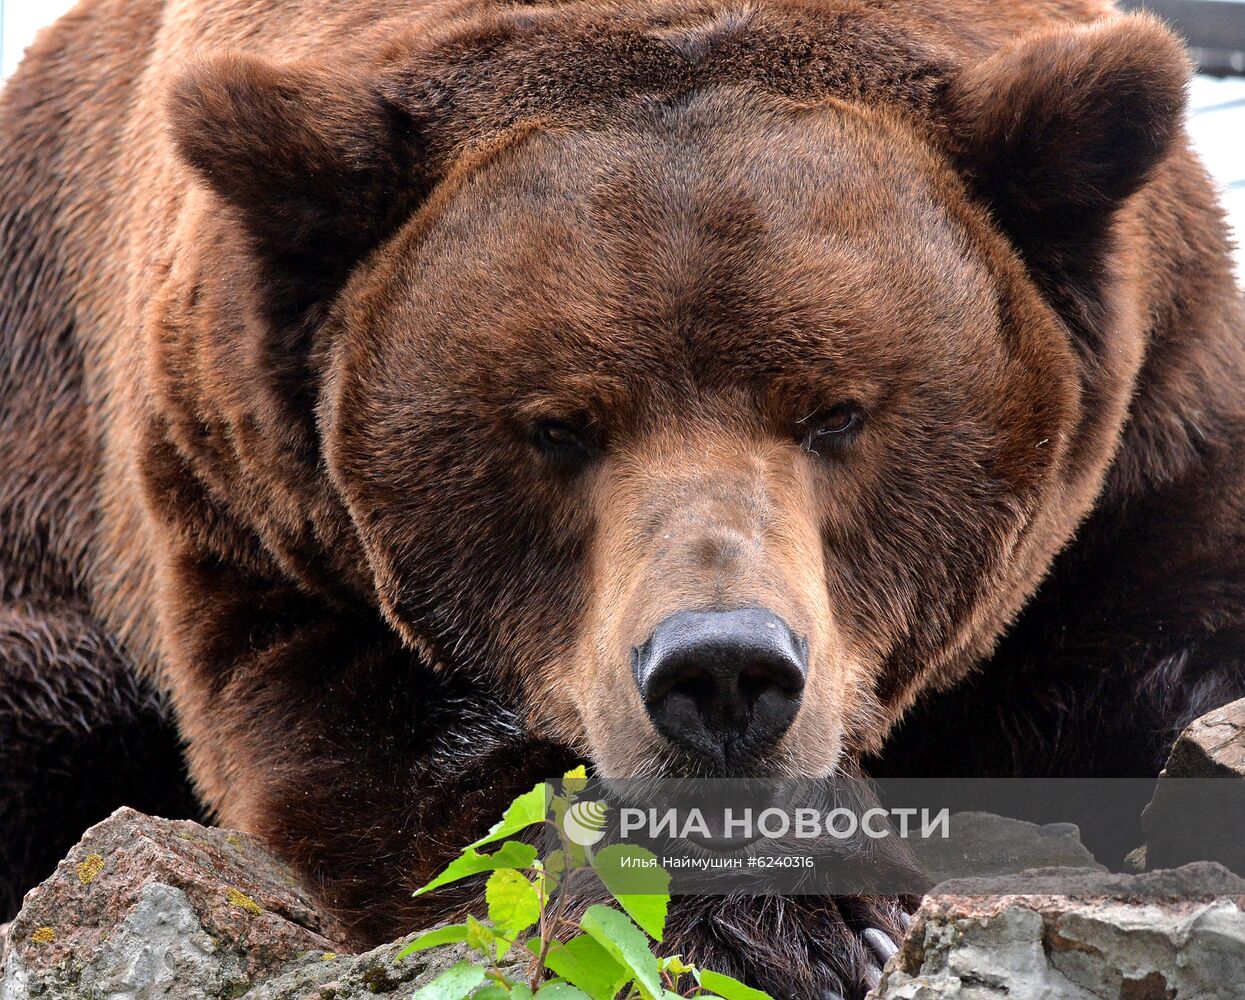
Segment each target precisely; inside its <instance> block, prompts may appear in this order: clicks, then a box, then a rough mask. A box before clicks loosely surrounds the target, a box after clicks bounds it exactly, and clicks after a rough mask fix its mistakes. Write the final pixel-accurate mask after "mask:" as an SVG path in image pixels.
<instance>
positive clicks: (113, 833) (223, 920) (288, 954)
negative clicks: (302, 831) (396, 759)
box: [0, 809, 528, 1000]
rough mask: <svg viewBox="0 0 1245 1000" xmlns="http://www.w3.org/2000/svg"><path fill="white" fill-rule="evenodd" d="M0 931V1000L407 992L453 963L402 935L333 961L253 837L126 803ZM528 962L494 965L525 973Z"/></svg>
mask: <svg viewBox="0 0 1245 1000" xmlns="http://www.w3.org/2000/svg"><path fill="white" fill-rule="evenodd" d="M5 930H6V931H7V943H6V944H4V945H3V950H2V951H0V1000H242V998H245V1000H374V998H375V997H377V996H383V995H387V994H394V995H395V996H396V995H398V994H400V995H401V996H403V997H409V996H410V995H411V994H412V993H413V992H414V991H415V990H417V989H418V988H419V987H421V986H423V985H426V984H427V983H429V982H431V981H432V980H433V979H435V978H436V977H437V976H438V975H440V973H441V972H443V971H444V970H445V969H447V968H449V966H451V965H453V964H454V963H455V962H457V961H459V960H461V959H462V958H463V957H464V956H465V948H464V947H463V946H461V945H457V946H447V947H441V948H436V949H430V950H429V951H425V952H419V953H417V954H415V955H412V956H409V957H407V958H405V959H403V960H402V961H401V962H397V961H395V958H396V956H397V953H398V952H399V951H400V950H401V949H402V947H403V946H404V945H405V944H406V942H407V941H409V940H411V939H410V938H407V939H405V940H403V941H396V942H394V943H392V944H388V945H385V946H384V947H381V948H377V949H375V950H374V951H369V952H366V953H364V954H358V955H356V954H346V953H344V952H343V951H342V950H341V949H339V948H338V947H337V946H335V944H334V939H335V938H337V937H339V934H338V933H337V932H336V931H335V928H334V927H333V926H332V924H331V923H330V922H329V921H328V920H327V918H325V917H323V916H322V915H321V914H319V913H318V912H317V911H316V909H315V907H314V906H313V905H312V903H311V900H310V898H309V897H308V896H307V895H306V893H305V892H304V891H303V889H302V888H301V887H300V886H299V884H298V881H297V879H295V877H294V875H293V873H292V872H291V871H290V870H289V869H288V868H287V867H286V866H285V865H284V864H282V863H281V862H280V861H278V860H277V859H276V858H274V857H272V855H270V854H268V853H267V852H266V851H265V850H264V849H263V848H262V847H261V846H260V845H259V844H257V843H256V842H255V841H254V840H252V839H251V838H249V837H247V836H245V835H243V834H237V833H232V832H230V831H228V830H217V829H208V828H205V827H202V826H199V825H198V824H195V823H187V822H170V821H167V820H160V819H153V818H152V817H150V816H143V815H141V814H140V813H136V812H134V811H133V810H129V809H122V810H119V811H118V812H117V813H115V814H114V815H113V816H112V817H110V818H109V819H108V820H106V821H105V822H103V823H101V824H99V825H97V826H95V827H93V828H91V829H90V830H88V831H87V833H86V835H85V836H84V837H83V839H82V841H81V842H80V843H79V844H78V846H77V847H75V848H74V849H73V851H71V852H70V854H69V856H68V857H67V858H66V859H65V861H63V862H62V863H61V864H60V866H59V867H58V868H57V871H56V873H55V874H54V875H53V876H52V877H51V878H49V879H48V880H47V881H46V882H44V883H43V885H41V886H39V887H38V888H36V889H34V890H33V891H32V892H30V893H29V894H28V895H27V897H26V900H25V903H24V905H23V907H22V911H21V913H19V914H18V917H17V919H16V920H15V921H14V922H13V923H12V924H11V925H8V926H7V927H6V928H5ZM0 940H3V937H0ZM527 965H528V963H527V961H526V960H522V961H512V962H511V963H510V964H509V965H508V966H506V967H505V969H506V971H507V974H509V975H511V976H512V977H515V978H526V975H527Z"/></svg>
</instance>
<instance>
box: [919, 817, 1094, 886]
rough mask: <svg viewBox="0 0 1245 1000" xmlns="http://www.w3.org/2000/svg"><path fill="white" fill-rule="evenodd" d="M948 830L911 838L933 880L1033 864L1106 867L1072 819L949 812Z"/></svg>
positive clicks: (1014, 869) (995, 872) (1007, 871)
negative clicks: (1040, 820)
mask: <svg viewBox="0 0 1245 1000" xmlns="http://www.w3.org/2000/svg"><path fill="white" fill-rule="evenodd" d="M949 829H950V835H949V836H948V837H947V838H945V839H943V838H941V837H929V838H913V839H911V840H909V841H908V845H909V846H910V847H911V848H912V852H913V853H914V854H915V855H916V857H917V859H918V860H919V861H920V862H921V864H922V865H924V866H925V869H926V870H927V871H928V872H929V873H930V876H931V880H932V881H934V882H943V881H946V880H947V879H952V878H969V877H972V876H994V875H1010V874H1014V873H1016V872H1023V871H1028V870H1030V869H1033V868H1055V867H1065V868H1094V869H1097V870H1099V871H1105V869H1104V868H1103V867H1102V866H1101V865H1099V864H1098V863H1097V862H1095V861H1094V856H1093V855H1092V854H1091V853H1090V852H1089V850H1088V849H1087V848H1086V847H1085V846H1084V845H1083V844H1082V843H1081V838H1080V831H1079V830H1077V828H1076V825H1075V824H1073V823H1048V824H1047V825H1045V826H1039V825H1038V824H1036V823H1028V822H1025V821H1024V820H1019V819H1010V818H1009V817H1006V816H996V815H994V814H993V813H984V812H961V813H953V814H952V816H951V817H950V822H949Z"/></svg>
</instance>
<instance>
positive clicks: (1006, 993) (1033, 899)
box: [870, 864, 1245, 1000]
mask: <svg viewBox="0 0 1245 1000" xmlns="http://www.w3.org/2000/svg"><path fill="white" fill-rule="evenodd" d="M1243 984H1245V882H1243V881H1242V880H1241V879H1239V878H1237V877H1236V876H1234V875H1233V874H1232V873H1231V872H1228V871H1227V870H1226V869H1224V868H1222V867H1221V866H1218V865H1213V864H1196V865H1189V866H1186V867H1185V868H1181V869H1176V870H1174V871H1161V872H1153V873H1147V874H1144V875H1119V874H1112V873H1104V872H1101V871H1095V870H1080V871H1074V870H1069V869H1050V870H1045V871H1039V872H1032V873H1024V874H1022V875H1013V876H1007V877H1003V878H997V879H985V878H983V879H966V880H957V881H953V882H948V883H944V884H943V885H940V886H937V887H936V888H935V889H933V890H932V891H931V892H930V894H929V895H928V896H927V897H926V898H925V900H924V901H923V903H922V905H921V908H920V910H918V912H917V914H916V916H915V918H914V919H913V923H912V928H911V930H910V931H909V933H908V936H907V938H906V939H905V941H904V944H903V947H902V948H901V949H900V950H899V952H898V953H897V954H896V955H895V957H894V958H892V959H891V961H890V962H889V963H888V964H887V968H886V970H885V972H884V974H883V978H882V982H881V983H880V984H879V985H878V987H877V988H876V989H875V990H874V991H873V992H872V993H871V994H870V997H871V998H874V1000H1004V998H1006V1000H1017V998H1024V1000H1029V998H1033V1000H1171V998H1173V997H1178V998H1180V1000H1240V997H1241V996H1242V995H1243V988H1245V987H1243Z"/></svg>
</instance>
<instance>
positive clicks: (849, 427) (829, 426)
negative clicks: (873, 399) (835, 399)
mask: <svg viewBox="0 0 1245 1000" xmlns="http://www.w3.org/2000/svg"><path fill="white" fill-rule="evenodd" d="M863 423H864V414H863V413H861V411H860V408H859V407H857V406H855V405H853V404H851V403H842V404H840V405H838V406H833V407H831V408H830V409H829V410H825V411H823V412H820V413H817V414H815V415H814V416H812V417H809V418H807V419H805V420H802V421H801V424H803V425H804V427H805V428H806V429H805V432H804V450H805V451H811V452H813V453H814V454H821V453H822V452H823V451H826V450H828V449H829V448H833V447H838V446H841V445H844V444H846V443H847V442H849V441H851V440H852V439H853V438H854V437H855V436H856V433H857V432H858V431H859V430H860V426H861V424H863Z"/></svg>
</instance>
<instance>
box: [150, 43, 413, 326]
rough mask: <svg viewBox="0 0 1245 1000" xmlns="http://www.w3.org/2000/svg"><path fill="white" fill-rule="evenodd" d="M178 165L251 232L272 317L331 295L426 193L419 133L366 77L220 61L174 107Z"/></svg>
mask: <svg viewBox="0 0 1245 1000" xmlns="http://www.w3.org/2000/svg"><path fill="white" fill-rule="evenodd" d="M167 113H168V117H169V122H170V127H171V130H172V136H173V141H174V143H175V145H176V147H177V150H178V152H179V153H180V155H181V157H182V158H183V159H184V160H185V161H186V162H187V163H188V164H189V165H190V166H191V167H193V168H194V170H195V171H196V172H197V173H198V174H199V176H200V177H201V178H202V180H203V181H204V182H205V183H206V184H207V186H208V187H210V188H211V189H212V190H213V191H214V192H215V193H216V194H217V195H218V196H220V198H221V199H223V200H224V202H225V203H226V204H228V205H229V206H231V208H232V210H233V211H234V213H235V215H236V217H237V219H238V221H239V222H240V223H241V225H242V226H243V228H244V229H245V230H246V232H247V233H248V234H249V236H250V238H251V241H252V243H253V246H254V250H255V252H256V253H257V254H258V255H259V258H260V263H261V265H262V266H263V267H264V268H265V272H266V273H265V282H264V284H265V293H266V294H268V295H269V296H270V299H271V301H270V302H269V303H268V306H269V308H270V309H272V310H273V311H275V312H276V313H279V314H281V318H286V317H293V316H296V315H297V314H298V313H299V312H300V311H301V310H303V309H306V308H307V307H308V306H310V305H312V304H314V303H315V302H316V301H317V300H318V299H322V298H324V297H325V296H327V295H329V294H331V293H332V292H333V291H335V290H336V289H337V288H338V287H340V285H341V283H342V282H344V281H345V279H346V277H347V276H348V274H349V272H350V270H351V269H352V268H353V267H354V265H355V264H357V263H358V261H359V260H360V259H361V257H362V256H363V255H365V254H366V253H367V252H368V251H369V250H371V249H372V248H373V247H375V246H376V245H377V244H378V243H379V242H380V241H382V240H383V239H384V238H385V237H386V236H387V235H389V234H390V233H392V232H393V231H394V230H396V228H397V227H398V226H399V225H400V224H401V223H402V221H403V220H404V219H405V218H406V217H407V216H408V215H409V214H410V212H411V211H412V210H413V208H414V207H415V206H416V205H417V203H418V202H419V201H420V200H421V199H422V198H424V197H425V196H426V194H427V192H428V189H429V186H430V184H431V178H430V177H429V176H428V169H427V163H426V157H425V155H424V149H423V142H422V137H421V135H420V130H419V129H417V128H416V127H415V123H414V120H413V118H412V116H411V115H410V113H409V112H408V111H406V110H405V109H399V108H396V107H395V106H393V105H392V104H391V103H390V102H388V101H386V100H385V99H384V98H383V97H382V96H381V94H380V88H379V86H377V85H373V81H371V80H370V78H369V74H368V73H367V71H366V70H364V69H360V68H359V67H355V68H354V70H353V71H351V72H336V73H335V72H330V71H329V70H328V69H325V68H322V67H314V66H304V65H298V64H278V63H273V62H268V61H266V60H262V59H256V58H251V57H245V56H222V57H218V58H215V59H213V60H210V61H208V62H205V63H203V64H201V65H199V66H197V67H195V68H194V69H192V70H191V71H189V72H188V73H186V74H185V75H184V76H183V77H182V78H181V79H180V80H179V81H178V82H177V83H176V85H175V86H174V87H173V89H172V91H171V92H170V94H169V98H168V102H167Z"/></svg>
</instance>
